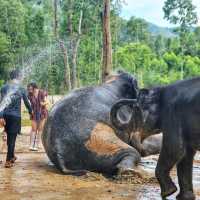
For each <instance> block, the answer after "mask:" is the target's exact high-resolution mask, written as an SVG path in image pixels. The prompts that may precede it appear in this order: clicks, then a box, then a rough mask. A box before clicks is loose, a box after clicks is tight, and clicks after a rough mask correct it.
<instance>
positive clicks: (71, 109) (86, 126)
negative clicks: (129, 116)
mask: <svg viewBox="0 0 200 200" xmlns="http://www.w3.org/2000/svg"><path fill="white" fill-rule="evenodd" d="M137 92H138V88H137V82H136V80H135V79H134V77H132V76H130V75H129V74H127V73H124V72H118V73H117V74H116V75H113V76H110V77H109V79H108V81H107V82H106V83H105V84H103V85H101V86H97V87H85V88H82V89H77V90H75V91H72V92H71V93H70V94H69V95H67V96H66V97H65V98H64V99H63V100H61V101H60V102H58V103H56V104H55V105H54V107H53V108H52V110H51V111H50V113H49V117H48V119H47V122H46V124H45V128H44V131H43V136H42V140H43V145H44V148H45V151H46V153H47V155H48V157H49V159H50V160H51V161H52V163H54V165H55V166H56V167H57V168H58V169H59V170H60V171H61V172H63V173H65V174H74V175H80V174H84V173H85V172H86V171H97V172H102V173H108V174H114V173H122V174H123V173H124V172H127V170H133V169H134V167H135V165H137V163H138V162H139V161H140V157H141V154H140V153H141V152H142V153H143V154H144V155H149V154H153V153H154V154H155V153H158V152H159V151H160V146H159V145H158V146H157V143H156V145H155V147H153V146H154V145H153V142H149V143H148V142H147V143H146V145H144V147H145V148H143V145H142V144H140V141H139V139H138V137H134V134H132V133H131V132H130V130H126V132H121V131H120V130H116V131H115V130H114V129H113V128H112V126H111V123H110V109H111V107H112V105H113V104H114V103H116V102H117V101H119V100H120V99H122V98H125V99H126V98H127V99H134V98H136V96H137ZM125 110H126V111H124V112H128V108H127V109H125ZM124 116H125V115H124V114H123V112H122V114H121V118H123V117H124ZM125 120H126V119H125ZM155 140H156V141H158V143H160V144H161V142H160V139H158V138H156V139H155ZM148 145H150V146H151V148H150V151H149V150H148ZM152 147H153V148H152Z"/></svg>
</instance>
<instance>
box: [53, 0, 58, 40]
mask: <svg viewBox="0 0 200 200" xmlns="http://www.w3.org/2000/svg"><path fill="white" fill-rule="evenodd" d="M54 37H55V38H56V39H57V38H58V0H54Z"/></svg>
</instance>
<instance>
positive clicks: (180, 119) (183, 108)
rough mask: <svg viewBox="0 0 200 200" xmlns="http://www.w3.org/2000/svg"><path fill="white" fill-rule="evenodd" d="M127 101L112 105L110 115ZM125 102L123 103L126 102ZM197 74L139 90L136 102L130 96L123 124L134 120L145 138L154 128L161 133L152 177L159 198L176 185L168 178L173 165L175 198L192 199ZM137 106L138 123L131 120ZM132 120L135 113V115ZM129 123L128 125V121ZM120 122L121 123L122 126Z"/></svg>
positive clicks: (197, 141)
mask: <svg viewBox="0 0 200 200" xmlns="http://www.w3.org/2000/svg"><path fill="white" fill-rule="evenodd" d="M122 102H124V105H130V104H131V100H121V101H119V102H118V103H116V104H115V105H114V106H113V107H112V113H111V117H113V118H114V119H113V120H112V119H111V121H112V122H113V124H114V126H119V125H115V122H116V113H117V110H116V109H119V106H118V105H120V104H122ZM126 102H127V103H126ZM199 102H200V78H193V79H189V80H183V81H179V82H177V83H174V84H171V85H168V86H165V87H159V88H152V89H149V90H148V89H143V90H140V92H139V95H138V98H137V102H135V100H134V101H133V100H132V103H133V106H132V107H133V115H132V117H131V120H130V121H129V122H128V123H127V124H125V125H126V127H128V126H132V127H134V126H133V125H132V124H134V125H135V124H138V126H137V127H136V129H135V131H136V130H139V131H140V132H141V135H142V136H141V137H142V138H146V137H148V136H150V135H152V134H156V133H158V132H162V133H163V142H162V149H161V152H160V156H159V160H158V164H157V168H156V177H157V179H158V181H159V184H160V187H161V195H162V197H163V198H166V197H167V196H169V195H171V194H173V193H175V192H176V191H177V188H176V186H175V184H174V183H173V182H172V180H171V178H170V171H171V169H172V168H173V166H174V165H176V167H177V176H178V183H179V186H180V193H179V195H178V196H177V199H178V200H180V199H181V200H194V199H195V195H194V192H193V184H192V169H193V158H194V155H195V153H196V151H198V150H200V123H199V121H200V106H199ZM135 108H137V110H141V117H140V118H139V119H140V120H141V121H140V123H136V122H135V121H134V117H135V116H134V113H135V111H134V109H135ZM135 118H136V121H137V120H138V117H137V116H136V117H135ZM129 124H130V125H129ZM125 125H123V126H125Z"/></svg>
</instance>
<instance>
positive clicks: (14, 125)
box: [4, 115, 21, 134]
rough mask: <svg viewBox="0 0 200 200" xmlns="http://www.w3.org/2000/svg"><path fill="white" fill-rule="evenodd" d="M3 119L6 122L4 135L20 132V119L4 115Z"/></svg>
mask: <svg viewBox="0 0 200 200" xmlns="http://www.w3.org/2000/svg"><path fill="white" fill-rule="evenodd" d="M4 119H5V121H6V125H5V131H6V133H18V134H19V133H20V132H21V117H16V116H12V115H5V116H4Z"/></svg>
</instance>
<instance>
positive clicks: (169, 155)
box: [156, 128, 185, 198]
mask: <svg viewBox="0 0 200 200" xmlns="http://www.w3.org/2000/svg"><path fill="white" fill-rule="evenodd" d="M175 130H176V128H175V129H172V131H171V132H170V133H169V132H163V144H162V149H161V153H160V156H159V159H158V164H157V167H156V177H157V179H158V182H159V184H160V187H161V196H162V197H163V198H165V197H167V196H169V195H171V194H173V193H175V192H176V191H177V188H176V186H175V184H174V183H173V182H172V180H171V178H170V171H171V169H172V168H173V166H174V165H175V164H176V163H177V162H178V161H179V160H180V159H181V158H182V157H183V156H184V154H185V146H184V143H183V138H182V134H181V132H176V131H175Z"/></svg>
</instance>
